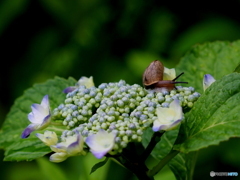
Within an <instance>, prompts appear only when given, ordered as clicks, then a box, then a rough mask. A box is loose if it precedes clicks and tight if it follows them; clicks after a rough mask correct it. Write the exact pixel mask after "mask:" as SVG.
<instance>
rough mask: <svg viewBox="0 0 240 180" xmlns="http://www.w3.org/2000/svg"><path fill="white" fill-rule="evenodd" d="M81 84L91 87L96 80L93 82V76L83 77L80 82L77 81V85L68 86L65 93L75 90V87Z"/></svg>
mask: <svg viewBox="0 0 240 180" xmlns="http://www.w3.org/2000/svg"><path fill="white" fill-rule="evenodd" d="M79 86H86V88H91V87H93V86H94V82H93V77H92V76H91V77H89V78H87V77H85V76H83V77H81V78H80V79H79V80H78V82H77V83H76V85H75V86H70V87H67V88H66V89H64V90H63V92H64V93H69V92H72V91H74V90H75V89H77V88H78V87H79Z"/></svg>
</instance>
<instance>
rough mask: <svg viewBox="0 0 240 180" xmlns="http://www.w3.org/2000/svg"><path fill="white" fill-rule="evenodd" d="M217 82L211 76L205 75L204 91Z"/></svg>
mask: <svg viewBox="0 0 240 180" xmlns="http://www.w3.org/2000/svg"><path fill="white" fill-rule="evenodd" d="M215 81H216V80H215V79H214V77H213V76H212V75H211V74H205V75H204V78H203V90H204V91H205V90H206V89H207V88H208V87H209V86H210V85H211V84H212V83H213V82H215Z"/></svg>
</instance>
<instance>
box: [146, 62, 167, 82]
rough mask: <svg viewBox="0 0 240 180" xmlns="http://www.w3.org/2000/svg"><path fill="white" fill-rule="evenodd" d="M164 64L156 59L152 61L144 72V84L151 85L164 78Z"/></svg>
mask: <svg viewBox="0 0 240 180" xmlns="http://www.w3.org/2000/svg"><path fill="white" fill-rule="evenodd" d="M163 70H164V66H163V64H162V63H161V62H160V61H158V60H155V61H153V62H151V64H150V65H149V66H148V67H147V68H146V70H145V72H144V73H143V85H144V86H151V85H153V84H155V83H157V82H158V81H162V80H163Z"/></svg>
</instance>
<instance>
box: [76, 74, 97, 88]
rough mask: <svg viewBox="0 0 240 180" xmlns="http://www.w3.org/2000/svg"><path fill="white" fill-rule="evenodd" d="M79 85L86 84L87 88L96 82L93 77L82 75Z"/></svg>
mask: <svg viewBox="0 0 240 180" xmlns="http://www.w3.org/2000/svg"><path fill="white" fill-rule="evenodd" d="M78 85H79V86H80V85H83V86H86V88H90V87H93V86H94V83H93V77H92V76H91V77H89V78H87V77H85V76H83V77H81V78H80V79H79V80H78Z"/></svg>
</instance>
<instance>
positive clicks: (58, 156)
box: [49, 152, 68, 163]
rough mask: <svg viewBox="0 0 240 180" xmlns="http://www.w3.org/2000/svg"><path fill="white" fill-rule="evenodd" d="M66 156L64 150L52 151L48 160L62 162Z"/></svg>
mask: <svg viewBox="0 0 240 180" xmlns="http://www.w3.org/2000/svg"><path fill="white" fill-rule="evenodd" d="M67 158H68V155H67V153H64V152H59V153H54V154H52V155H51V156H50V158H49V160H50V161H52V162H55V163H58V162H62V161H64V160H66V159H67Z"/></svg>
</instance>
